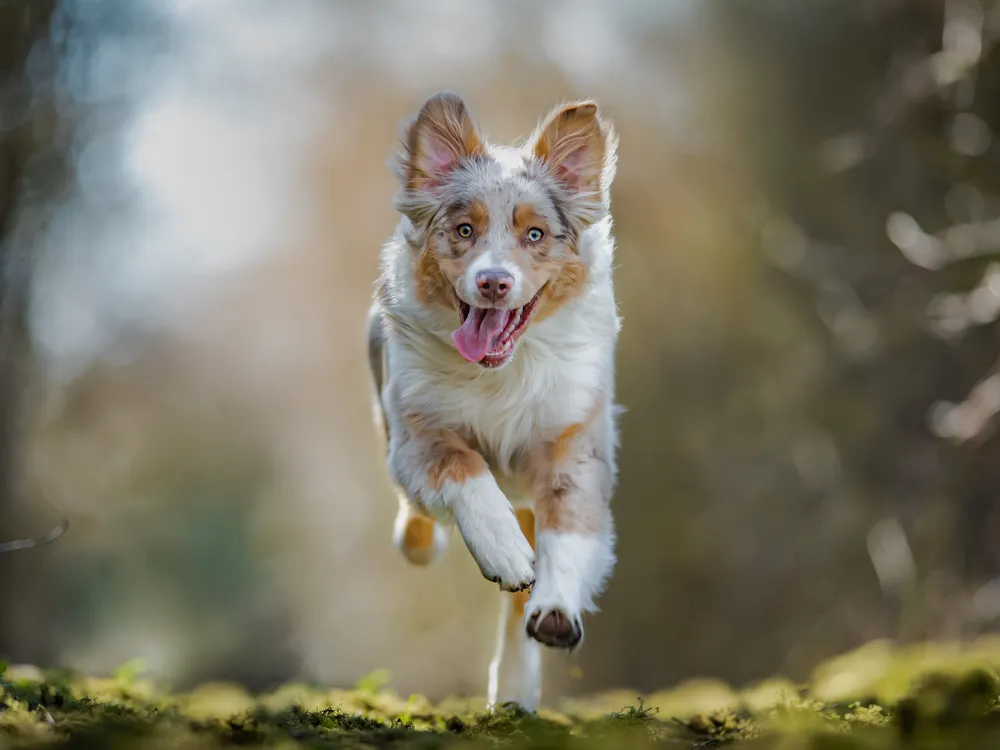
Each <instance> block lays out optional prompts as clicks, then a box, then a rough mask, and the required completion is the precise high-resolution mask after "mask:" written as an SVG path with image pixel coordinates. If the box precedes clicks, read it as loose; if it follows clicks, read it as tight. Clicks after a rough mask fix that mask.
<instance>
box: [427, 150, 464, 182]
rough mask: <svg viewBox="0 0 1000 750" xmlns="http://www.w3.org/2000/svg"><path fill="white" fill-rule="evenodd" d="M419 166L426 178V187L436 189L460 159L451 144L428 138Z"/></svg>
mask: <svg viewBox="0 0 1000 750" xmlns="http://www.w3.org/2000/svg"><path fill="white" fill-rule="evenodd" d="M421 157H422V158H421V160H422V161H423V164H422V165H421V167H422V169H423V172H424V174H426V175H427V177H428V186H429V187H437V186H438V185H440V184H441V183H442V182H444V179H445V178H446V177H447V176H448V174H449V173H450V172H451V171H453V170H454V169H455V168H456V167H457V166H458V163H459V161H460V160H461V157H460V156H459V154H457V153H456V152H455V149H454V147H453V146H452V144H450V143H448V142H447V141H444V140H441V139H439V138H428V139H427V142H426V143H425V144H424V149H423V154H422V155H421Z"/></svg>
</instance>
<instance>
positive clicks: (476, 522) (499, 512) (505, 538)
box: [455, 498, 535, 591]
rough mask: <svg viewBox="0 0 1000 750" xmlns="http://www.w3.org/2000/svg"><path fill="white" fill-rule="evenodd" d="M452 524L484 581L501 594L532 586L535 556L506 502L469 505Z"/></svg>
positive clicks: (456, 515)
mask: <svg viewBox="0 0 1000 750" xmlns="http://www.w3.org/2000/svg"><path fill="white" fill-rule="evenodd" d="M455 520H456V521H457V523H458V528H459V531H461V532H462V538H463V539H465V544H466V546H467V547H468V548H469V552H471V553H472V557H473V558H474V559H475V561H476V564H477V565H479V570H480V571H481V572H482V574H483V577H484V578H486V579H487V580H490V581H493V582H494V583H497V584H499V585H500V588H501V589H503V590H504V591H523V590H524V589H526V588H528V587H529V586H531V584H532V583H534V582H535V552H534V550H532V549H531V545H530V544H528V540H527V539H525V538H524V534H522V533H521V527H520V526H519V525H518V523H517V518H516V517H515V516H514V512H513V510H511V507H510V504H509V503H508V502H507V500H506V498H504V500H503V504H502V505H501V504H499V503H486V502H484V503H480V504H478V505H473V504H472V503H469V504H468V505H466V506H465V507H464V508H463V511H462V512H456V514H455Z"/></svg>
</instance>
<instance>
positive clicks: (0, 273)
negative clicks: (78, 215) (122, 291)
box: [0, 0, 55, 538]
mask: <svg viewBox="0 0 1000 750" xmlns="http://www.w3.org/2000/svg"><path fill="white" fill-rule="evenodd" d="M54 9H55V0H0V518H2V517H3V513H4V510H5V508H6V506H8V504H9V503H10V497H11V491H12V487H13V486H14V483H15V479H14V473H15V465H16V453H17V434H18V423H19V406H20V401H21V395H22V392H23V384H24V374H25V367H26V366H27V364H28V361H29V358H30V344H29V341H28V337H27V333H26V326H25V315H26V308H27V304H26V302H27V292H28V290H27V281H28V279H27V274H26V273H25V272H24V267H25V266H24V264H23V261H24V259H25V257H26V256H29V255H30V252H31V250H30V248H27V247H19V246H17V245H16V244H15V242H16V240H14V238H12V236H11V230H12V229H13V226H14V223H15V221H16V213H17V205H18V194H19V191H20V189H21V185H22V179H23V175H24V169H25V164H26V163H27V161H28V158H29V156H30V154H31V152H32V150H33V149H34V147H35V145H36V144H35V134H34V128H33V127H32V124H33V117H32V91H31V90H30V88H29V86H28V82H27V79H26V76H25V70H26V65H27V61H28V58H29V55H30V53H31V51H32V49H33V48H34V45H35V43H36V42H37V41H38V40H39V39H41V38H43V37H44V36H45V35H46V34H47V33H48V28H49V22H50V19H51V17H52V13H53V10H54ZM14 256H17V258H16V261H17V263H16V265H17V267H16V268H12V265H13V264H14V263H15V257H14ZM12 271H13V272H12ZM0 527H2V526H0ZM3 536H4V535H3V534H2V533H0V538H3Z"/></svg>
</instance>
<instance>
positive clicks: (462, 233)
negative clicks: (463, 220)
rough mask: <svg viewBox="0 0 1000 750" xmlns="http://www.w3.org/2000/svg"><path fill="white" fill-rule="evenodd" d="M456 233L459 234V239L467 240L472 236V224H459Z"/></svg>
mask: <svg viewBox="0 0 1000 750" xmlns="http://www.w3.org/2000/svg"><path fill="white" fill-rule="evenodd" d="M455 231H456V232H458V236H459V237H461V238H462V239H463V240H467V239H469V237H471V236H472V224H459V225H458V226H457V227H455Z"/></svg>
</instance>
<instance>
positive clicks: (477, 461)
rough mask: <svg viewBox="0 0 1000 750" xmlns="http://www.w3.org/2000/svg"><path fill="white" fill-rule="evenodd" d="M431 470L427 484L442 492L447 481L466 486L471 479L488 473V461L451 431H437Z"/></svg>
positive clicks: (428, 473)
mask: <svg viewBox="0 0 1000 750" xmlns="http://www.w3.org/2000/svg"><path fill="white" fill-rule="evenodd" d="M434 433H436V434H435V436H434V437H435V438H436V439H435V441H434V443H433V447H432V448H431V450H432V459H433V460H432V462H431V468H430V469H429V470H428V472H427V484H428V486H429V487H430V488H431V489H434V490H440V489H441V487H443V486H444V483H445V482H447V481H451V482H455V483H456V484H465V482H467V481H468V480H469V479H472V478H473V477H476V476H479V475H480V474H484V473H486V471H487V466H486V461H484V460H483V457H482V456H480V455H479V454H478V453H477V452H476V451H474V450H473V449H472V448H470V447H469V444H468V443H466V442H465V441H464V440H462V438H460V437H459V436H458V435H457V434H455V433H454V432H452V431H451V430H435V431H434Z"/></svg>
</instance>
